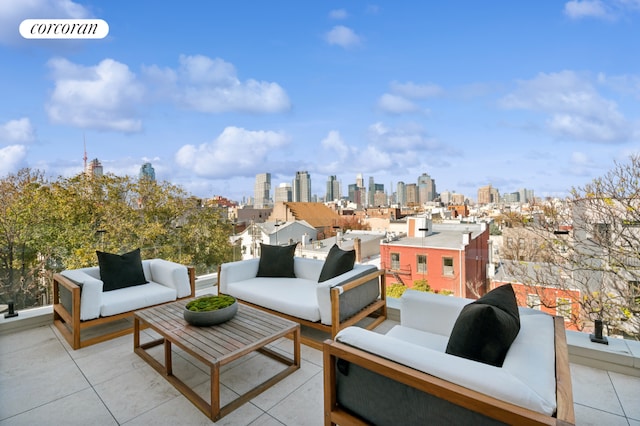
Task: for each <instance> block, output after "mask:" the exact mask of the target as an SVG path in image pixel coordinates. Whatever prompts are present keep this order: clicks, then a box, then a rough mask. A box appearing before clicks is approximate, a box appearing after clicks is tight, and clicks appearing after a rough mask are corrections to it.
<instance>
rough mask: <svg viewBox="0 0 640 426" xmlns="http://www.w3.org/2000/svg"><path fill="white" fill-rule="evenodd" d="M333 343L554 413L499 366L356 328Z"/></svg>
mask: <svg viewBox="0 0 640 426" xmlns="http://www.w3.org/2000/svg"><path fill="white" fill-rule="evenodd" d="M335 340H336V341H337V342H340V343H344V344H346V345H348V346H351V347H354V348H358V349H361V350H363V351H365V352H368V353H370V354H373V355H375V356H378V357H381V358H384V359H387V360H390V361H393V362H395V363H398V364H400V365H402V366H406V367H410V368H412V369H415V370H418V371H420V372H423V373H426V374H428V375H429V376H433V377H435V378H439V379H441V380H444V381H446V382H448V383H450V384H455V385H456V386H457V387H460V388H462V389H463V390H464V389H468V390H471V391H473V392H477V393H479V394H481V395H486V396H488V397H491V398H495V399H496V400H499V401H503V402H507V403H509V404H513V405H516V406H518V407H522V408H525V409H527V410H532V411H534V412H536V413H540V414H543V415H546V416H551V415H553V414H554V413H555V411H556V405H555V401H553V402H551V401H546V400H545V399H544V398H542V397H540V396H539V395H538V394H537V393H536V392H534V391H533V390H532V389H531V388H529V386H527V384H526V383H523V382H522V381H520V380H518V379H517V378H516V377H514V376H513V375H512V374H510V373H509V372H507V371H505V370H504V369H502V368H500V367H494V366H492V365H488V364H483V363H481V362H476V361H472V360H468V359H466V358H461V357H457V356H454V355H449V354H447V353H444V352H439V351H436V350H433V349H430V348H426V347H423V346H419V345H414V344H412V343H409V342H406V341H404V340H400V339H394V338H393V337H388V336H385V335H382V334H379V333H375V332H372V331H369V330H365V329H362V328H359V327H347V328H345V329H343V330H342V331H340V332H339V333H338V335H337V336H336V339H335ZM551 374H553V373H551Z"/></svg>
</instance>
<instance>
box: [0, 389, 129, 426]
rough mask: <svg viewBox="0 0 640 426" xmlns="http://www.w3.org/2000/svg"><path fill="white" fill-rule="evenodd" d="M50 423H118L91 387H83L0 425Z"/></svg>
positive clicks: (78, 424) (82, 424)
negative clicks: (83, 388)
mask: <svg viewBox="0 0 640 426" xmlns="http://www.w3.org/2000/svg"><path fill="white" fill-rule="evenodd" d="M52 424H60V425H62V424H64V425H69V426H74V425H77V426H85V425H101V426H109V425H117V424H118V423H117V422H116V420H115V419H114V418H113V416H111V414H110V413H109V410H107V407H105V405H104V404H103V403H102V401H100V398H98V395H96V393H95V392H94V391H93V389H85V390H82V391H80V392H77V393H74V394H72V395H69V396H66V397H64V398H60V399H56V400H55V401H52V402H50V403H48V404H45V405H41V406H39V407H37V408H34V409H33V410H29V411H27V412H25V413H23V414H19V415H17V416H15V417H11V418H9V419H7V420H4V421H1V422H0V425H2V426H14V425H15V426H17V425H25V426H32V425H52Z"/></svg>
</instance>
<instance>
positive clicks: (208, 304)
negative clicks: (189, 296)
mask: <svg viewBox="0 0 640 426" xmlns="http://www.w3.org/2000/svg"><path fill="white" fill-rule="evenodd" d="M234 303H236V299H235V298H234V297H232V296H227V295H220V296H202V297H199V298H197V299H195V300H192V301H191V302H189V303H187V306H186V308H187V309H188V310H190V311H192V312H207V311H217V310H218V309H222V308H226V307H228V306H231V305H233V304H234Z"/></svg>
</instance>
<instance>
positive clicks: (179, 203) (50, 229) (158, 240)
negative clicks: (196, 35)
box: [0, 169, 232, 308]
mask: <svg viewBox="0 0 640 426" xmlns="http://www.w3.org/2000/svg"><path fill="white" fill-rule="evenodd" d="M230 233H231V225H230V224H229V223H228V221H226V219H225V218H224V217H223V215H222V211H221V210H220V209H218V208H216V207H203V206H202V203H201V201H200V200H199V199H198V198H195V197H193V196H191V195H190V194H188V193H186V191H184V190H183V189H182V188H180V187H178V186H175V185H172V184H170V183H168V182H155V181H152V180H148V179H141V180H138V179H134V178H131V177H128V176H124V177H122V176H115V175H113V174H105V175H103V176H87V175H85V174H79V175H77V176H73V177H70V178H58V179H57V180H54V181H50V182H48V181H46V180H45V179H44V177H43V175H42V173H41V172H37V171H31V170H29V169H24V170H21V171H19V172H18V173H16V174H13V175H9V176H7V177H6V178H4V179H2V180H0V262H1V264H0V267H1V271H0V279H1V280H2V281H1V289H0V291H1V292H2V293H0V297H1V298H2V300H4V301H6V300H9V299H14V300H15V301H16V307H18V308H23V307H29V306H34V305H39V304H41V303H42V299H48V298H49V296H50V291H49V289H50V279H47V278H49V277H50V275H51V271H59V270H62V269H73V268H79V267H85V266H93V265H96V253H95V252H96V250H101V251H108V252H111V253H124V252H127V251H130V250H133V249H136V248H140V249H141V252H142V256H143V258H153V257H159V258H163V259H167V260H172V261H175V262H179V263H182V264H189V265H194V266H196V273H199V274H201V273H205V272H210V271H214V270H216V268H217V265H219V264H220V263H223V262H226V261H229V260H230V259H231V258H232V247H231V245H230V243H229V239H228V237H229V235H230ZM46 303H48V302H46Z"/></svg>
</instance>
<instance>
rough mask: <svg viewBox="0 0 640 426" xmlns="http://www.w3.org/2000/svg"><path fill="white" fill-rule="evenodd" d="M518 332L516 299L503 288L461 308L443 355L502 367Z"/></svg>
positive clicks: (511, 291)
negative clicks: (446, 354)
mask: <svg viewBox="0 0 640 426" xmlns="http://www.w3.org/2000/svg"><path fill="white" fill-rule="evenodd" d="M519 331H520V314H519V312H518V304H517V302H516V295H515V293H514V292H513V288H512V287H511V284H507V285H503V286H500V287H498V288H496V289H494V290H492V291H490V292H489V293H487V294H485V295H484V296H482V297H481V298H480V299H478V300H476V301H475V302H472V303H469V304H468V305H466V306H465V307H464V308H462V311H461V312H460V315H459V316H458V319H457V320H456V322H455V324H454V326H453V330H452V331H451V336H450V337H449V342H448V343H447V349H446V351H445V352H446V353H448V354H451V355H456V356H459V357H462V358H467V359H471V360H474V361H479V362H484V363H485V364H490V365H493V366H496V367H502V364H503V363H504V358H505V357H506V356H507V352H508V351H509V348H510V347H511V344H512V343H513V341H514V340H515V338H516V336H517V335H518V332H519Z"/></svg>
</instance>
